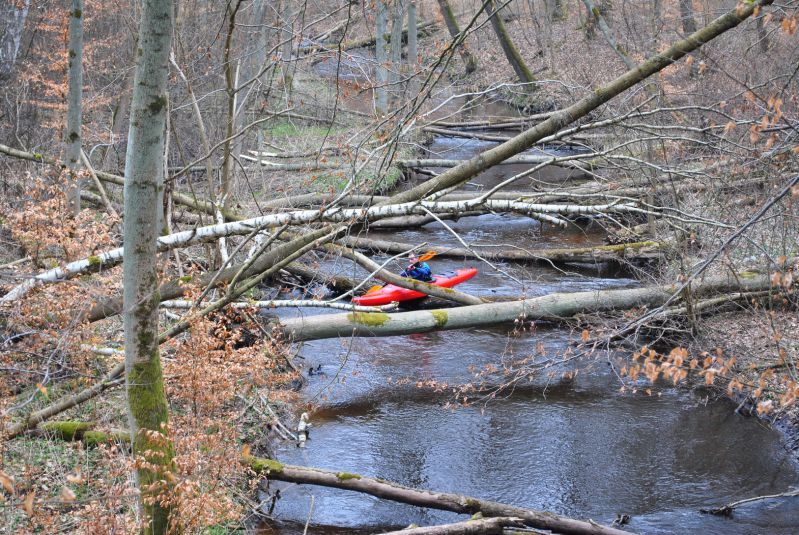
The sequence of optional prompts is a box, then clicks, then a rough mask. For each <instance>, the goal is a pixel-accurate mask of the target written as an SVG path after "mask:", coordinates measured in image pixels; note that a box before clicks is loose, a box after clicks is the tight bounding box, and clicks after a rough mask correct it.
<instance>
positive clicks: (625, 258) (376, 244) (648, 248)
mask: <svg viewBox="0 0 799 535" xmlns="http://www.w3.org/2000/svg"><path fill="white" fill-rule="evenodd" d="M338 241H339V243H342V244H344V245H347V246H348V247H355V248H357V249H368V250H371V251H380V252H386V253H401V252H403V251H407V250H408V249H410V248H412V247H413V245H412V244H409V243H401V242H395V241H388V240H375V239H371V238H354V237H346V238H341V239H340V240H338ZM471 247H472V249H473V250H469V249H466V248H465V247H437V246H435V245H431V246H429V248H430V249H432V250H434V251H436V257H437V258H479V257H482V258H485V259H487V260H505V261H514V262H544V263H549V262H581V263H597V262H630V261H635V260H652V259H660V258H662V257H663V252H662V249H663V247H664V244H663V243H661V242H656V241H640V242H635V243H624V244H619V245H595V246H591V247H573V248H560V249H523V248H521V247H517V248H511V247H513V245H512V244H506V245H503V246H502V247H503V248H502V249H497V247H496V246H490V247H489V246H486V245H472V246H471ZM475 251H477V252H478V253H479V257H478V255H477V254H475Z"/></svg>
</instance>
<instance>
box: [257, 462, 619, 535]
mask: <svg viewBox="0 0 799 535" xmlns="http://www.w3.org/2000/svg"><path fill="white" fill-rule="evenodd" d="M244 462H245V463H246V464H247V465H248V466H249V467H250V468H251V469H252V470H253V471H254V472H256V473H258V474H263V475H265V476H267V477H268V478H269V479H271V480H275V481H285V482H288V483H299V484H306V485H319V486H323V487H332V488H337V489H344V490H351V491H356V492H363V493H366V494H369V495H371V496H376V497H378V498H382V499H386V500H392V501H395V502H400V503H406V504H410V505H415V506H418V507H429V508H431V509H440V510H443V511H452V512H454V513H461V514H468V515H473V514H476V513H482V515H483V516H486V517H504V518H507V517H513V518H518V519H520V520H521V522H522V523H524V525H525V526H530V527H533V528H540V529H549V530H552V531H555V532H557V533H567V534H573V535H629V532H627V531H622V530H619V529H616V528H613V527H610V526H603V525H600V524H597V523H595V522H593V521H590V520H589V521H583V520H575V519H573V518H568V517H565V516H560V515H557V514H555V513H549V512H544V511H535V510H533V509H524V508H522V507H515V506H513V505H506V504H504V503H499V502H494V501H490V500H481V499H479V498H474V497H471V496H464V495H462V494H454V493H448V492H436V491H431V490H424V489H416V488H412V487H405V486H402V485H399V484H397V483H392V482H390V481H385V480H383V479H375V478H371V477H366V476H362V475H360V474H353V473H349V472H334V471H332V470H323V469H321V468H308V467H304V466H292V465H287V464H282V463H280V462H278V461H274V460H272V459H262V458H258V457H246V458H245V459H244Z"/></svg>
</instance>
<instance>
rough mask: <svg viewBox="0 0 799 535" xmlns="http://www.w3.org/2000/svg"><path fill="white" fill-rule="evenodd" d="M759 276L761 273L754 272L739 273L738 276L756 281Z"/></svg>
mask: <svg viewBox="0 0 799 535" xmlns="http://www.w3.org/2000/svg"><path fill="white" fill-rule="evenodd" d="M758 275H759V273H755V272H754V271H741V272H740V273H738V276H739V277H740V278H742V279H754V278H756V277H757V276H758Z"/></svg>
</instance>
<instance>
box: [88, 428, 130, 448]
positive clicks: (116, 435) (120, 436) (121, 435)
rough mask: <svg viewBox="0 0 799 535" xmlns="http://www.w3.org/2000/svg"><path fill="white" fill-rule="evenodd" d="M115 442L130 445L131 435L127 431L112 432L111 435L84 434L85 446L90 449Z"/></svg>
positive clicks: (94, 432)
mask: <svg viewBox="0 0 799 535" xmlns="http://www.w3.org/2000/svg"><path fill="white" fill-rule="evenodd" d="M114 442H122V443H125V444H129V443H130V433H128V432H126V431H112V432H110V433H105V432H103V431H86V432H85V433H83V444H84V445H85V446H87V447H90V448H93V447H95V446H99V445H100V444H109V443H114Z"/></svg>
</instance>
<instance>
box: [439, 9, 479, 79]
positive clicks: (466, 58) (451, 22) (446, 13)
mask: <svg viewBox="0 0 799 535" xmlns="http://www.w3.org/2000/svg"><path fill="white" fill-rule="evenodd" d="M438 7H439V9H440V10H441V16H442V17H443V18H444V23H445V24H446V25H447V30H448V31H449V35H450V37H452V40H453V41H458V40H459V39H461V37H462V36H461V29H460V28H459V27H458V21H457V19H456V18H455V12H454V11H452V6H451V5H450V3H449V0H438ZM456 46H457V47H458V53H459V54H460V55H461V59H462V60H463V65H464V68H465V70H466V74H471V73H473V72H474V71H475V70H477V58H476V57H474V54H472V53H471V52H469V49H468V48H467V47H466V42H465V40H464V41H463V42H461V43H459V44H457V45H456Z"/></svg>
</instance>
